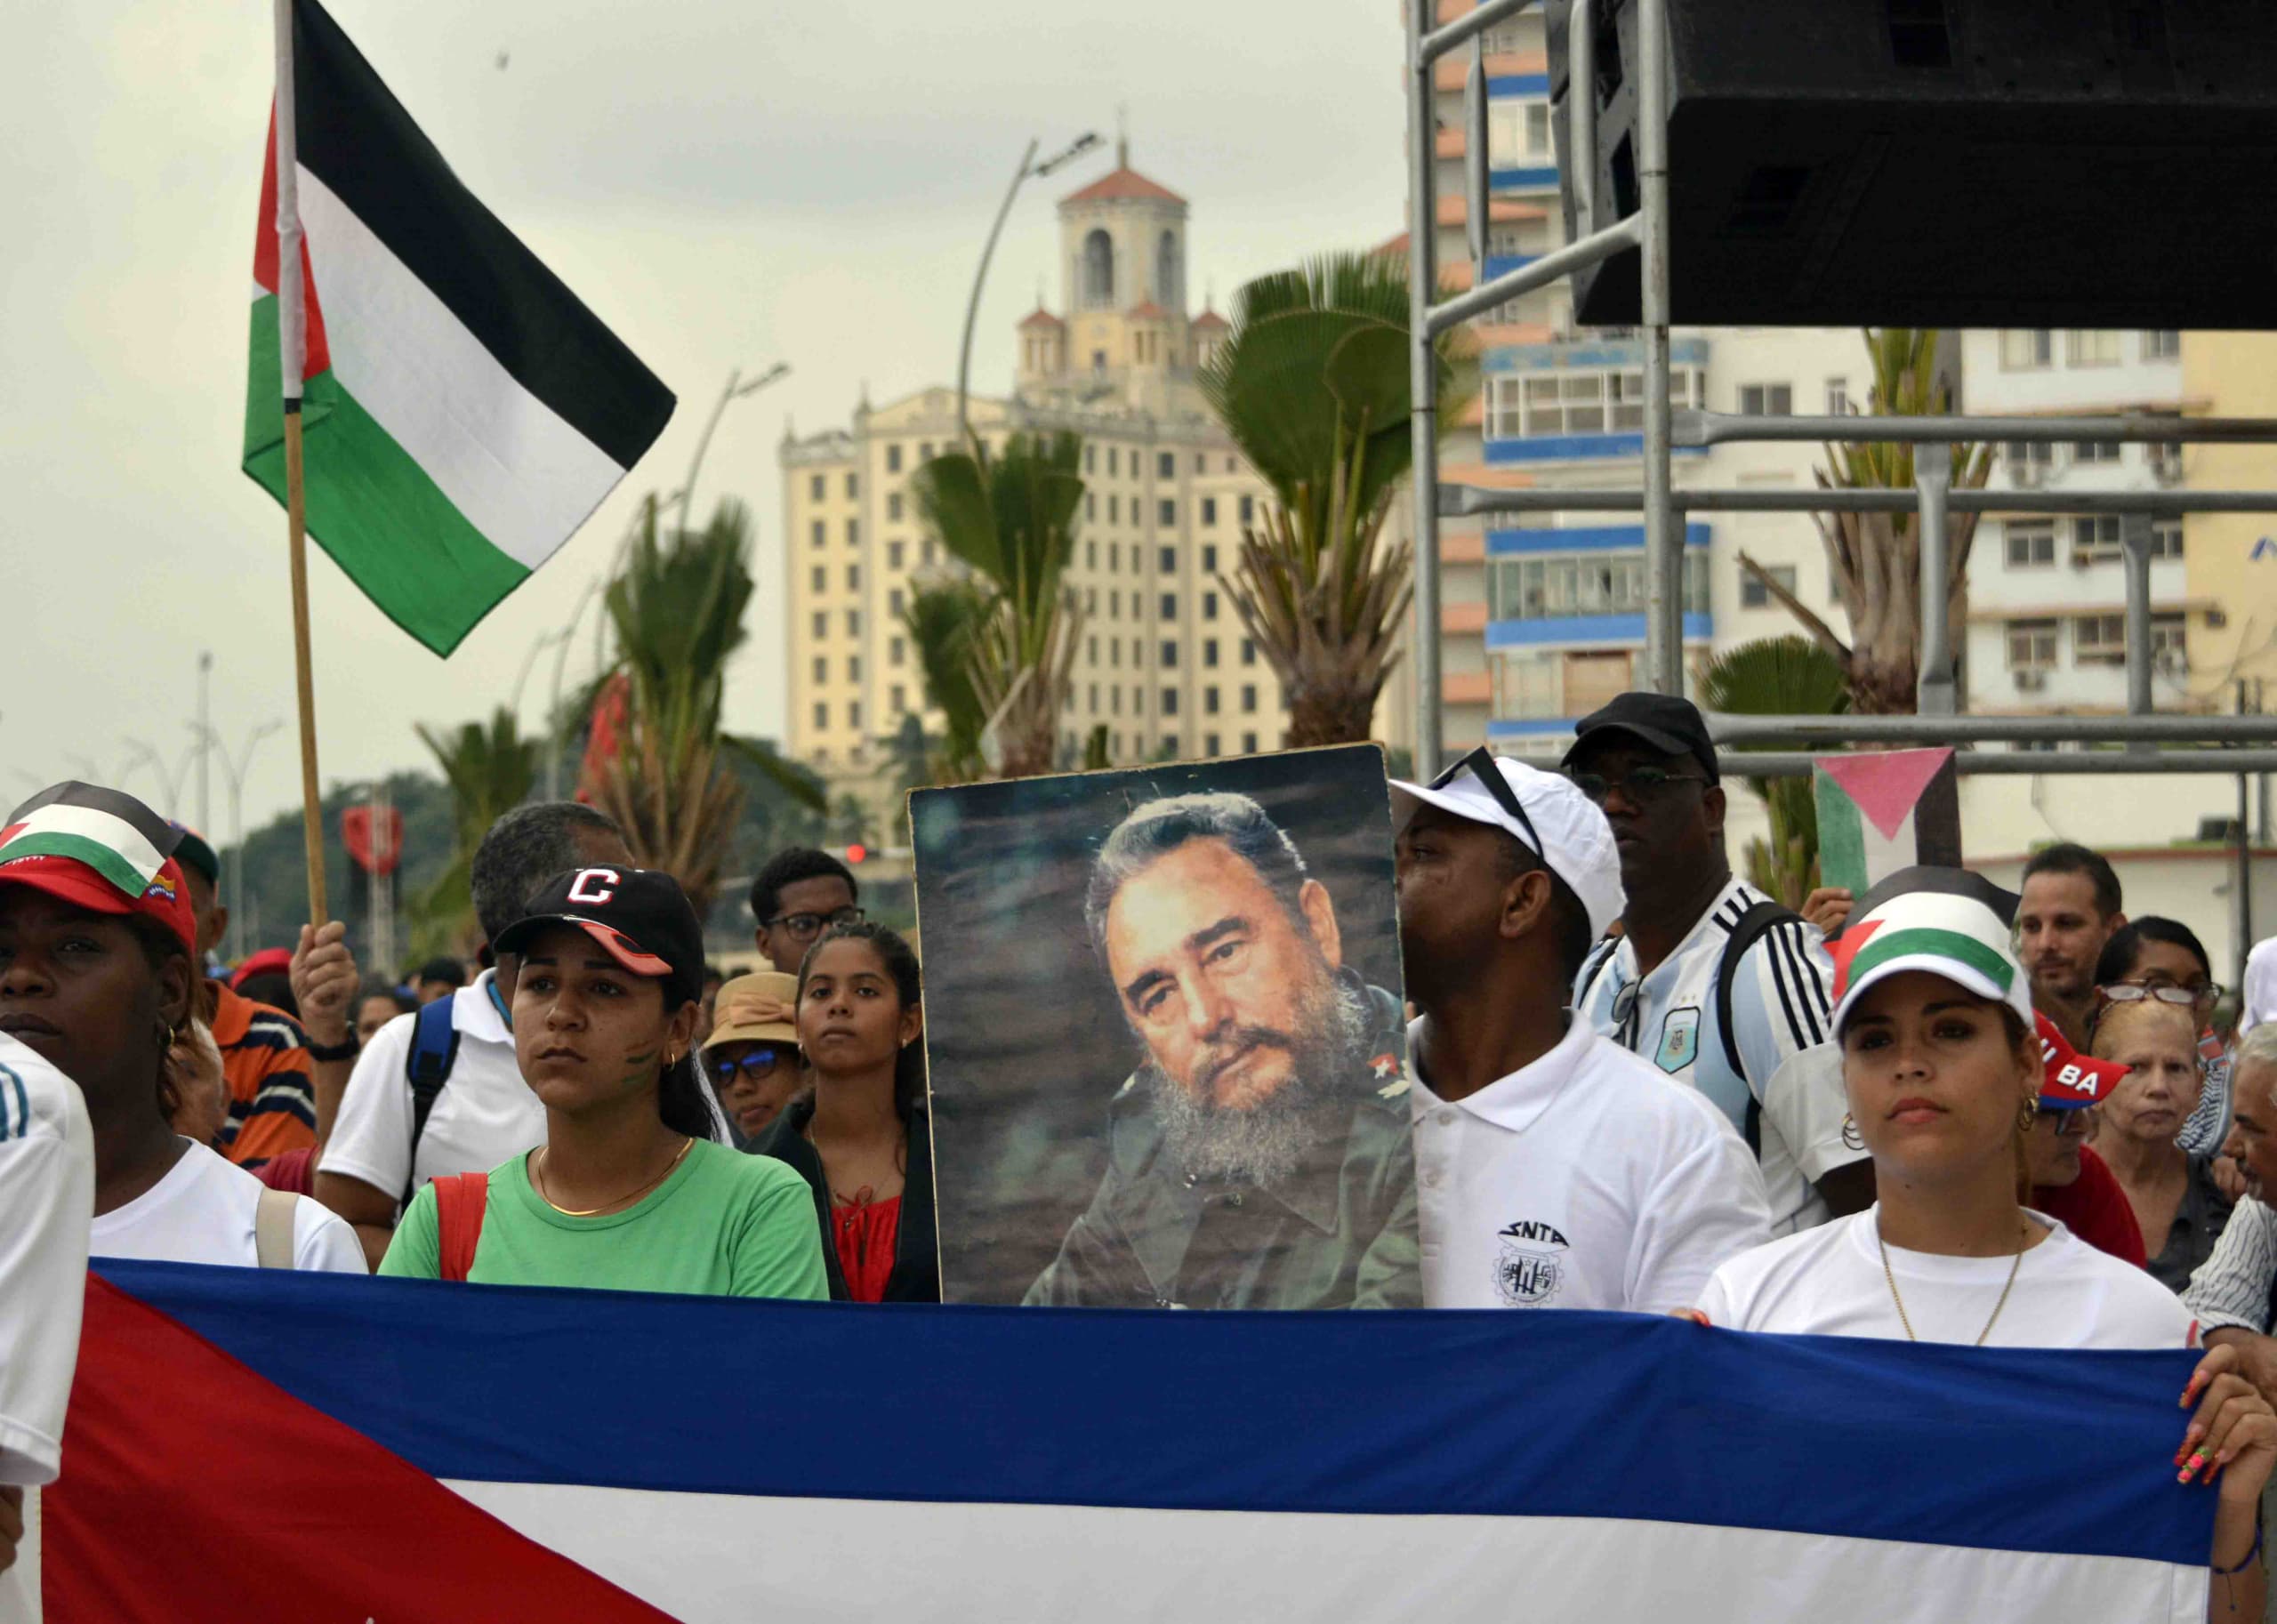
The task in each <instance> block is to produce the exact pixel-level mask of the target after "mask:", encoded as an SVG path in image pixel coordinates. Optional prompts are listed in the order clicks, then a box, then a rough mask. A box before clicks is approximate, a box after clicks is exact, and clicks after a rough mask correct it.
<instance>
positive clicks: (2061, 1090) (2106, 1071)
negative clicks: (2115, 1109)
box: [2036, 1015, 2130, 1111]
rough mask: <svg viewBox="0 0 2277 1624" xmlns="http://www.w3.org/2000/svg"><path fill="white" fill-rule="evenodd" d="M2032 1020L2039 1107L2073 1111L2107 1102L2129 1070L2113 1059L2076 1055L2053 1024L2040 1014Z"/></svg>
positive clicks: (2075, 1050) (2045, 1109)
mask: <svg viewBox="0 0 2277 1624" xmlns="http://www.w3.org/2000/svg"><path fill="white" fill-rule="evenodd" d="M2036 1018H2037V1019H2038V1020H2039V1022H2040V1109H2041V1110H2043V1111H2077V1110H2079V1109H2080V1107H2081V1106H2083V1105H2101V1104H2103V1102H2104V1100H2106V1099H2109V1098H2110V1097H2111V1091H2112V1089H2115V1088H2117V1087H2118V1086H2119V1080H2120V1078H2121V1077H2124V1076H2126V1075H2127V1073H2128V1070H2129V1069H2130V1068H2128V1067H2127V1066H2124V1065H2120V1064H2119V1062H2118V1061H2116V1060H2098V1059H2096V1057H2094V1056H2092V1055H2083V1054H2081V1053H2080V1052H2079V1051H2078V1050H2077V1049H2073V1048H2072V1044H2071V1041H2070V1040H2069V1039H2067V1038H2065V1037H2064V1033H2063V1030H2062V1029H2061V1028H2060V1027H2058V1026H2057V1025H2056V1023H2055V1022H2054V1021H2051V1020H2049V1019H2048V1017H2046V1016H2044V1015H2042V1016H2040V1017H2036Z"/></svg>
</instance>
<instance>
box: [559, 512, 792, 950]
mask: <svg viewBox="0 0 2277 1624" xmlns="http://www.w3.org/2000/svg"><path fill="white" fill-rule="evenodd" d="M751 548H752V534H751V514H750V511H749V510H747V509H746V508H745V507H744V505H743V503H741V502H736V501H735V500H733V499H727V500H723V501H721V502H720V504H719V506H718V507H717V508H715V509H714V510H713V511H712V519H711V521H710V522H709V523H708V524H706V525H705V526H704V528H703V529H701V530H698V531H688V530H680V531H675V532H672V533H671V535H669V536H665V535H660V534H659V532H658V529H657V525H656V498H655V497H654V496H651V497H649V498H648V501H647V502H646V503H645V504H644V506H643V509H642V512H641V516H640V521H639V523H638V525H637V526H636V527H635V529H634V533H633V535H632V541H631V545H630V547H629V548H628V550H627V556H626V559H625V563H624V571H623V573H622V574H620V575H618V576H617V577H616V579H615V580H614V581H612V582H610V583H609V584H608V590H607V592H606V594H605V595H604V597H603V600H602V601H603V602H604V603H605V604H606V606H607V611H608V616H609V621H610V623H611V624H612V626H613V627H614V628H615V630H616V647H617V658H616V667H615V671H614V672H613V673H611V674H616V673H622V675H623V676H624V684H625V692H626V704H625V715H624V722H623V724H622V727H621V728H620V729H619V731H618V735H617V739H616V752H615V754H614V756H613V758H609V759H605V760H598V761H595V760H589V761H588V763H587V770H588V772H589V774H590V775H591V783H590V792H591V798H592V800H593V802H594V804H595V805H596V806H597V807H599V808H600V810H602V811H604V812H606V813H607V814H608V815H609V816H611V817H614V818H615V819H616V821H617V823H618V824H620V825H621V826H622V827H623V828H624V839H625V843H626V845H628V846H629V847H631V848H632V856H633V860H634V861H635V862H637V863H639V864H640V865H641V866H642V867H643V868H660V869H663V870H664V871H666V872H669V873H671V874H672V875H673V876H674V877H675V878H676V879H678V880H680V887H681V888H682V889H684V890H685V891H687V893H688V900H689V901H690V902H692V903H693V904H695V905H696V916H697V917H698V918H702V917H704V915H705V914H707V913H708V912H710V909H711V905H712V892H713V890H714V889H715V888H717V886H718V882H719V877H720V865H721V864H722V862H723V861H724V860H725V858H726V856H727V855H728V842H729V840H730V838H731V837H732V835H733V834H734V832H735V829H736V820H737V816H738V814H739V813H740V812H741V810H742V808H743V786H742V785H741V784H738V783H737V782H736V776H735V774H734V773H733V772H731V771H729V770H728V766H727V764H726V763H725V762H724V761H723V760H721V759H720V755H721V752H722V751H725V750H732V751H736V752H738V753H740V754H743V755H744V756H745V757H746V759H749V760H753V761H755V762H758V763H759V764H760V766H762V768H772V769H779V768H783V767H784V765H785V764H784V763H783V762H781V761H780V760H779V759H778V758H775V757H773V756H772V755H771V752H760V751H758V750H756V749H754V748H753V747H752V746H751V745H749V744H747V743H746V742H745V741H743V740H740V739H736V738H735V737H733V736H729V735H728V734H725V733H723V732H722V731H721V730H720V702H721V698H722V695H723V694H724V691H725V688H726V679H727V667H728V657H729V656H730V655H733V654H734V653H735V651H736V648H737V647H740V646H741V644H742V643H743V640H744V635H745V633H744V608H745V607H746V606H747V605H748V604H749V603H750V601H751V595H752V575H751ZM762 758H763V759H762ZM784 787H785V788H786V789H792V790H793V793H794V794H798V795H799V796H800V799H801V800H806V801H808V802H809V804H813V801H814V800H815V799H816V798H817V792H816V790H815V788H814V786H813V784H811V783H810V782H801V783H800V784H797V785H796V786H795V787H793V784H791V783H790V782H789V781H788V780H787V778H786V780H785V784H784Z"/></svg>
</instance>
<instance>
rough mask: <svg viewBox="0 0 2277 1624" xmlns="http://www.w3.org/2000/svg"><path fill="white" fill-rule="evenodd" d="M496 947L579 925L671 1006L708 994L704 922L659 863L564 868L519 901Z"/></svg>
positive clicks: (514, 949)
mask: <svg viewBox="0 0 2277 1624" xmlns="http://www.w3.org/2000/svg"><path fill="white" fill-rule="evenodd" d="M522 908H523V912H522V917H521V918H519V919H518V920H516V921H514V922H513V923H512V924H511V925H509V926H507V927H506V929H503V930H502V931H500V932H499V933H498V939H497V941H495V943H493V944H492V946H493V947H494V948H495V949H496V950H497V951H498V952H499V953H519V952H521V950H522V947H523V945H525V944H526V943H527V942H528V941H529V939H530V938H531V937H534V936H535V935H536V934H537V933H538V932H539V931H541V930H543V929H545V928H546V927H547V926H549V925H575V926H576V927H577V929H580V930H582V931H583V932H584V933H585V934H586V935H587V936H589V937H592V938H593V940H594V941H595V942H596V943H598V944H599V946H600V947H601V949H602V951H603V952H605V953H607V954H608V956H609V957H610V958H612V959H614V960H616V961H617V962H618V963H619V964H621V965H623V966H624V968H625V969H627V970H630V971H631V972H632V974H633V975H635V976H647V977H652V978H653V979H656V980H658V981H662V982H663V983H664V1003H665V1006H666V1007H667V1008H669V1009H678V1008H679V1007H680V1005H681V1004H684V1003H689V1002H693V1001H695V1000H696V999H698V998H700V997H702V996H703V994H704V927H703V926H702V925H701V924H699V923H697V922H696V910H695V908H694V907H692V906H691V905H689V903H688V893H687V892H685V891H683V890H681V889H680V881H679V880H675V879H673V878H672V876H671V875H670V874H667V873H665V872H664V871H663V870H662V869H656V868H573V869H566V870H564V871H563V872H560V873H559V874H556V875H555V876H554V877H553V878H552V879H551V880H547V881H546V882H545V883H544V884H543V885H542V886H540V887H539V888H537V890H536V892H535V894H534V895H532V896H531V897H530V899H529V900H528V901H527V902H526V903H524V904H522Z"/></svg>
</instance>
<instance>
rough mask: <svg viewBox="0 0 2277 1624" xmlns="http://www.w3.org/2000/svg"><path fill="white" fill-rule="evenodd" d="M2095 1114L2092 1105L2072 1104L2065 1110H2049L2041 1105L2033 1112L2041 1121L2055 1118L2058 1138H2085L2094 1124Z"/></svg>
mask: <svg viewBox="0 0 2277 1624" xmlns="http://www.w3.org/2000/svg"><path fill="white" fill-rule="evenodd" d="M2095 1114H2096V1113H2095V1107H2094V1106H2093V1105H2074V1106H2072V1108H2071V1109H2070V1110H2067V1111H2051V1110H2049V1109H2048V1107H2047V1106H2045V1105H2042V1106H2040V1109H2039V1110H2038V1111H2037V1112H2035V1113H2034V1115H2035V1116H2036V1117H2037V1118H2038V1119H2039V1120H2040V1121H2041V1122H2046V1121H2047V1120H2048V1118H2049V1117H2054V1118H2055V1119H2056V1122H2055V1127H2056V1138H2059V1139H2083V1138H2087V1136H2088V1130H2089V1129H2091V1128H2093V1127H2094V1126H2095Z"/></svg>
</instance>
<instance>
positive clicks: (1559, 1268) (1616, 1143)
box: [1408, 1020, 1771, 1314]
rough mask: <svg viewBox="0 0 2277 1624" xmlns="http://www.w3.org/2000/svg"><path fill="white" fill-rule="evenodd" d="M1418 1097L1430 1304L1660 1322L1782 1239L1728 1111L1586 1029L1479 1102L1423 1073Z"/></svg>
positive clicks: (1574, 1031)
mask: <svg viewBox="0 0 2277 1624" xmlns="http://www.w3.org/2000/svg"><path fill="white" fill-rule="evenodd" d="M1422 1025H1423V1024H1422V1023H1421V1022H1420V1021H1418V1022H1417V1023H1415V1024H1414V1025H1412V1026H1411V1027H1410V1028H1409V1029H1408V1052H1409V1054H1410V1055H1411V1056H1420V1053H1421V1049H1420V1036H1421V1031H1422ZM1409 1098H1410V1099H1411V1101H1412V1104H1413V1109H1414V1122H1415V1195H1416V1204H1417V1211H1418V1216H1419V1218H1420V1226H1421V1234H1422V1243H1423V1301H1424V1304H1425V1306H1428V1307H1434V1308H1600V1309H1616V1310H1619V1309H1626V1310H1630V1311H1634V1312H1637V1313H1643V1314H1662V1313H1667V1312H1670V1311H1671V1310H1674V1309H1678V1308H1689V1307H1691V1306H1694V1304H1695V1303H1697V1302H1698V1301H1699V1300H1700V1293H1701V1290H1702V1288H1703V1287H1705V1286H1706V1284H1707V1283H1708V1277H1709V1276H1710V1274H1714V1273H1715V1272H1716V1270H1717V1268H1718V1266H1720V1265H1721V1264H1723V1263H1724V1262H1725V1260H1726V1259H1727V1258H1735V1257H1737V1256H1739V1255H1740V1254H1741V1253H1742V1252H1744V1251H1746V1250H1749V1249H1750V1247H1755V1246H1760V1245H1762V1244H1763V1243H1764V1242H1766V1241H1767V1240H1769V1239H1770V1238H1771V1210H1770V1206H1769V1203H1768V1202H1766V1200H1765V1197H1764V1193H1763V1176H1762V1174H1761V1173H1760V1172H1759V1171H1758V1170H1757V1167H1756V1160H1755V1158H1754V1157H1753V1156H1752V1155H1750V1154H1748V1148H1747V1145H1746V1143H1745V1142H1744V1141H1743V1140H1742V1139H1741V1138H1740V1137H1739V1135H1738V1134H1737V1133H1736V1132H1734V1130H1733V1128H1732V1125H1731V1124H1730V1123H1729V1122H1726V1121H1725V1120H1724V1116H1723V1113H1721V1112H1719V1111H1718V1110H1717V1109H1716V1108H1715V1106H1713V1105H1710V1103H1709V1102H1708V1101H1707V1100H1706V1099H1705V1098H1703V1097H1702V1096H1701V1095H1700V1094H1699V1093H1698V1092H1697V1091H1695V1090H1694V1089H1688V1088H1686V1087H1684V1086H1683V1085H1682V1084H1680V1083H1677V1082H1672V1081H1670V1080H1669V1079H1668V1078H1666V1077H1664V1076H1662V1075H1661V1074H1660V1073H1658V1072H1656V1071H1654V1070H1653V1068H1652V1067H1651V1066H1650V1065H1645V1063H1644V1062H1643V1061H1640V1060H1638V1059H1637V1057H1635V1056H1633V1055H1631V1054H1629V1053H1628V1052H1627V1051H1626V1050H1624V1049H1621V1047H1620V1046H1619V1045H1618V1044H1614V1043H1612V1042H1608V1041H1605V1039H1603V1038H1600V1037H1599V1036H1597V1033H1594V1032H1592V1031H1590V1030H1589V1026H1588V1025H1586V1024H1584V1023H1583V1022H1581V1021H1579V1020H1576V1021H1574V1022H1573V1024H1572V1025H1570V1026H1569V1027H1568V1028H1567V1029H1566V1033H1565V1037H1563V1038H1562V1039H1560V1040H1559V1041H1558V1043H1557V1047H1556V1048H1555V1049H1551V1050H1550V1051H1549V1053H1548V1054H1546V1055H1543V1056H1542V1057H1541V1058H1540V1059H1538V1060H1536V1061H1534V1062H1533V1064H1532V1065H1527V1066H1525V1067H1523V1068H1521V1069H1520V1070H1518V1071H1516V1072H1513V1073H1510V1074H1509V1076H1507V1077H1503V1078H1501V1079H1498V1080H1497V1081H1494V1082H1492V1083H1490V1084H1488V1085H1487V1086H1486V1087H1485V1088H1484V1089H1480V1090H1479V1091H1478V1092H1477V1093H1476V1094H1473V1095H1471V1096H1469V1097H1468V1098H1465V1099H1459V1100H1443V1099H1441V1098H1440V1097H1438V1096H1437V1095H1436V1094H1435V1093H1433V1092H1432V1091H1431V1089H1430V1088H1429V1086H1428V1083H1427V1082H1425V1081H1423V1080H1422V1078H1421V1076H1420V1072H1419V1073H1418V1076H1417V1081H1416V1086H1415V1088H1414V1089H1412V1091H1411V1092H1410V1095H1409Z"/></svg>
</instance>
